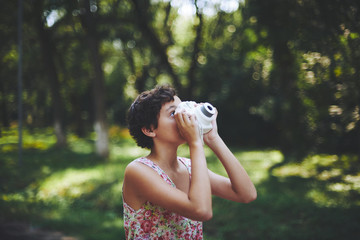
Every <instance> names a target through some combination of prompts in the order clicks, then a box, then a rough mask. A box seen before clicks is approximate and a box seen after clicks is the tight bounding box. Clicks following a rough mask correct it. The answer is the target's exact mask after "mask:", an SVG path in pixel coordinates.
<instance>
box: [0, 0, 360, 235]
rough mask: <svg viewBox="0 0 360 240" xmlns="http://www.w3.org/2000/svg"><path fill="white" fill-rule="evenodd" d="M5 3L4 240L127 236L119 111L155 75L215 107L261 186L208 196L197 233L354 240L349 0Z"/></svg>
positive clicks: (356, 60)
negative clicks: (207, 215) (207, 216)
mask: <svg viewBox="0 0 360 240" xmlns="http://www.w3.org/2000/svg"><path fill="white" fill-rule="evenodd" d="M0 13H1V14H0V39H1V43H2V44H1V45H0V57H1V58H0V60H1V68H0V239H4V240H8V239H9V240H10V239H11V240H20V239H22V240H23V239H25V240H45V239H51V240H112V239H114V240H115V239H125V231H124V221H123V199H122V185H123V180H124V171H125V168H126V166H127V165H128V164H129V163H130V162H131V161H133V160H134V159H136V158H138V157H141V156H146V155H147V154H149V150H147V149H143V148H140V147H138V146H137V145H136V143H135V141H134V140H133V139H132V138H131V136H130V134H129V131H128V129H127V121H126V116H127V111H128V109H129V107H130V105H131V103H132V102H133V100H134V98H135V97H136V96H137V95H138V94H139V93H141V92H143V91H145V90H148V89H151V88H153V87H154V86H156V85H159V84H170V85H172V86H173V87H174V88H176V90H177V94H178V96H179V97H180V98H181V99H182V100H192V101H196V102H210V103H211V104H213V105H214V106H215V107H216V108H217V109H218V111H219V115H218V117H217V124H218V131H219V134H220V136H221V137H222V138H223V139H224V141H225V142H226V143H227V144H228V146H229V147H230V149H231V150H232V152H233V153H234V155H235V156H236V158H237V159H238V160H239V161H240V162H241V164H242V165H243V167H244V168H245V169H246V171H247V172H248V174H249V176H250V178H251V180H252V181H253V183H254V185H255V187H256V190H257V199H256V200H255V201H253V202H251V203H247V204H245V203H235V202H231V201H228V200H224V199H221V198H218V197H215V196H214V197H213V198H212V206H213V217H212V219H211V220H209V221H205V222H204V225H203V226H204V239H208V240H228V239H231V240H232V239H236V240H237V239H239V240H242V239H243V240H262V239H266V240H288V239H291V240H313V239H314V240H315V239H316V240H338V239H349V240H352V239H354V240H355V239H359V237H360V2H359V1H351V0H350V1H322V0H296V1H295V0H294V1H287V0H274V1H267V0H226V1H218V0H212V1H211V0H192V1H190V0H189V1H176V0H78V1H73V0H18V1H7V2H6V3H5V2H3V3H2V7H1V8H0ZM204 149H205V155H206V161H207V166H208V168H209V169H210V170H212V171H213V172H215V173H218V174H220V175H224V176H226V171H225V170H224V168H223V166H222V164H221V162H220V161H219V160H218V159H217V157H216V155H215V154H214V153H213V152H212V151H211V150H210V149H209V148H208V147H207V146H205V147H204ZM178 155H179V156H184V157H189V156H190V155H189V147H188V146H187V145H186V144H184V145H181V146H180V147H179V150H178Z"/></svg>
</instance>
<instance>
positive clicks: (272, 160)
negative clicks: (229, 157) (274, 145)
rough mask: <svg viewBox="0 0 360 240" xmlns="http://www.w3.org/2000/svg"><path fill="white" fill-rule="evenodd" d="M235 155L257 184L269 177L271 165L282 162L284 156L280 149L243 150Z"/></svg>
mask: <svg viewBox="0 0 360 240" xmlns="http://www.w3.org/2000/svg"><path fill="white" fill-rule="evenodd" d="M235 156H236V157H237V159H239V161H240V162H241V163H242V165H243V166H244V168H245V169H246V170H247V171H248V173H249V175H250V177H251V180H252V181H253V182H254V183H255V184H257V183H260V182H261V181H263V180H265V179H267V178H268V176H269V171H268V170H269V169H270V167H271V166H273V165H274V164H277V163H280V162H282V161H283V158H284V156H283V155H282V153H281V152H280V151H278V150H263V151H260V150H258V151H241V152H237V153H236V154H235Z"/></svg>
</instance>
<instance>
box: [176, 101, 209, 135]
mask: <svg viewBox="0 0 360 240" xmlns="http://www.w3.org/2000/svg"><path fill="white" fill-rule="evenodd" d="M183 109H184V110H185V111H186V112H187V113H189V114H193V115H195V116H196V120H197V122H198V126H199V132H200V136H202V135H203V134H205V133H208V132H209V131H210V130H211V129H212V124H211V122H212V120H213V119H214V118H215V112H216V111H215V108H214V107H213V105H211V104H210V103H204V104H198V103H196V102H193V101H184V102H181V103H180V104H179V105H178V107H177V108H176V112H181V111H182V110H183Z"/></svg>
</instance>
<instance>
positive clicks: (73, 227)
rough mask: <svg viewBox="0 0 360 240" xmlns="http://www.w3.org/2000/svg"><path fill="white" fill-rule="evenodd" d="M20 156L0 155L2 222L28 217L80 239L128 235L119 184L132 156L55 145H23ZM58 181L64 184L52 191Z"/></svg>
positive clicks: (37, 224) (43, 226) (37, 225)
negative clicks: (101, 154) (39, 147)
mask: <svg viewBox="0 0 360 240" xmlns="http://www.w3.org/2000/svg"><path fill="white" fill-rule="evenodd" d="M17 157H18V153H17V152H14V151H13V152H11V151H10V152H6V153H2V154H1V157H0V163H1V166H2V167H1V168H0V181H1V187H0V212H1V215H0V226H1V225H3V226H4V225H6V224H9V223H10V224H11V223H12V222H14V223H17V222H23V223H26V224H27V225H31V228H32V229H46V230H47V231H51V230H54V231H62V232H64V233H66V234H70V235H72V236H75V237H76V239H90V240H91V239H94V240H95V239H97V240H98V239H121V238H122V237H123V236H124V230H123V222H122V197H121V186H120V185H121V181H122V178H123V175H122V174H123V168H124V166H125V165H126V163H127V162H128V161H130V159H126V158H123V159H121V161H119V160H117V159H115V160H112V161H109V160H108V161H106V162H105V161H104V160H102V159H100V158H98V157H97V156H96V155H95V154H94V153H76V152H74V151H72V150H70V149H56V148H50V149H48V150H35V149H28V150H24V152H23V163H22V165H21V166H18V165H17ZM84 173H86V174H87V175H89V176H87V175H86V174H85V175H84ZM77 174H78V176H77ZM83 175H84V176H85V177H87V178H85V179H82V178H84V176H83ZM67 178H70V179H71V178H74V180H71V182H69V181H70V180H69V179H67ZM48 181H50V183H49V184H47V185H49V186H46V185H45V186H44V184H46V182H48ZM54 184H61V185H59V186H58V189H57V190H56V191H55V192H54V193H51V191H54V190H55V188H56V186H54ZM67 185H68V186H67ZM52 188H54V189H52ZM76 191H77V192H76ZM49 192H50V193H49ZM44 194H48V195H45V197H42V195H44ZM0 239H2V236H1V233H0ZM23 239H27V238H23ZM29 239H31V238H30V237H29Z"/></svg>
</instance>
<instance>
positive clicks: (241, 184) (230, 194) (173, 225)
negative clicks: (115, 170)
mask: <svg viewBox="0 0 360 240" xmlns="http://www.w3.org/2000/svg"><path fill="white" fill-rule="evenodd" d="M180 102H181V100H180V99H179V97H178V96H176V93H175V90H174V89H173V88H171V87H169V86H158V87H156V88H154V89H152V90H150V91H146V92H143V93H141V94H140V95H139V96H138V97H137V98H136V100H135V101H134V102H133V104H132V105H131V107H130V109H129V112H128V124H129V130H130V134H131V135H132V137H133V138H134V139H135V141H136V142H137V144H138V146H140V147H143V148H148V149H150V154H149V155H148V156H146V157H142V158H139V159H136V160H134V161H133V162H131V163H130V164H129V165H128V166H127V167H126V170H125V177H124V185H123V204H124V227H125V234H126V238H127V239H203V232H202V221H206V220H209V219H211V217H212V203H211V195H212V194H213V195H216V196H219V197H222V198H225V199H229V200H232V201H236V202H242V203H248V202H251V201H253V200H255V199H256V189H255V187H254V185H253V183H252V182H251V180H250V178H249V176H248V174H247V173H246V171H245V169H244V168H243V167H242V165H241V164H240V162H239V161H238V160H237V159H236V158H235V156H234V155H233V154H232V152H231V151H230V150H229V148H228V147H227V146H226V145H225V143H224V142H223V140H222V139H221V137H220V136H219V134H218V132H217V124H216V120H214V121H213V123H212V124H213V129H212V130H211V131H210V132H208V133H207V134H205V135H204V136H203V141H204V143H205V144H206V145H207V146H208V147H209V148H210V149H211V150H212V151H213V152H214V153H215V154H216V156H217V157H218V158H219V160H220V161H221V163H222V165H223V166H224V168H225V170H226V172H227V174H228V178H226V177H223V176H220V175H217V174H215V173H214V172H212V171H210V170H209V169H208V168H207V165H206V159H205V154H204V148H203V143H202V140H201V137H200V136H199V132H198V129H197V123H196V117H195V116H194V115H189V114H187V113H186V112H184V111H183V112H179V113H176V114H175V110H176V107H177V106H178V105H179V103H180ZM216 114H217V113H216ZM183 143H187V144H188V145H189V149H190V159H187V158H183V157H178V156H177V149H178V147H179V145H181V144H183Z"/></svg>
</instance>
